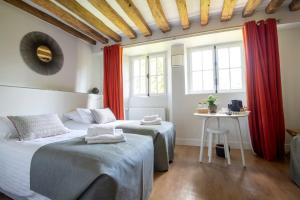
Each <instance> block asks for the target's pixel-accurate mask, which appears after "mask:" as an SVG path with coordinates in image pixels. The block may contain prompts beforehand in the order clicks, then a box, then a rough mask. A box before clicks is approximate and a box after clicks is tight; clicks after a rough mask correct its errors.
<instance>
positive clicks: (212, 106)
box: [206, 95, 217, 113]
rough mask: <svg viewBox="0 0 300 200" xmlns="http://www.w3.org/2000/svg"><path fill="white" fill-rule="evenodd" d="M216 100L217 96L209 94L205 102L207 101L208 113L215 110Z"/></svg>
mask: <svg viewBox="0 0 300 200" xmlns="http://www.w3.org/2000/svg"><path fill="white" fill-rule="evenodd" d="M216 101H217V97H215V96H213V95H209V96H208V98H207V100H206V102H207V103H208V111H209V113H216V112H217V105H216V104H215V102H216Z"/></svg>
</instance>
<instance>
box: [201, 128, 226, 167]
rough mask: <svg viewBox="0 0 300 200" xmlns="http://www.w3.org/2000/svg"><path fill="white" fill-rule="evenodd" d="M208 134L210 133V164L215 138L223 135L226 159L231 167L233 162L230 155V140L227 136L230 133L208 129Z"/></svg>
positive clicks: (224, 130) (223, 130)
mask: <svg viewBox="0 0 300 200" xmlns="http://www.w3.org/2000/svg"><path fill="white" fill-rule="evenodd" d="M207 133H208V162H209V163H211V157H212V143H213V136H214V135H219V136H222V135H223V137H224V152H225V158H227V162H228V165H230V164H231V161H230V153H229V147H228V140H227V135H228V134H229V131H228V130H226V129H212V128H207Z"/></svg>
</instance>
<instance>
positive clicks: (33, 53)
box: [20, 31, 64, 76]
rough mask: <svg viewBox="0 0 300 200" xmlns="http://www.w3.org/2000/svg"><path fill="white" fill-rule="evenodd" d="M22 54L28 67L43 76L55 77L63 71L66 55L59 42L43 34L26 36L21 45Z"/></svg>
mask: <svg viewBox="0 0 300 200" xmlns="http://www.w3.org/2000/svg"><path fill="white" fill-rule="evenodd" d="M20 52H21V55H22V58H23V60H24V62H25V63H26V64H27V66H28V67H29V68H30V69H32V70H33V71H35V72H36V73H39V74H42V75H47V76H49V75H53V74H56V73H57V72H59V71H60V70H61V68H62V67H63V63H64V55H63V52H62V50H61V48H60V46H59V45H58V44H57V42H56V41H55V40H54V39H53V38H52V37H50V36H49V35H47V34H45V33H42V32H37V31H34V32H30V33H28V34H26V35H25V36H24V37H23V38H22V40H21V43H20Z"/></svg>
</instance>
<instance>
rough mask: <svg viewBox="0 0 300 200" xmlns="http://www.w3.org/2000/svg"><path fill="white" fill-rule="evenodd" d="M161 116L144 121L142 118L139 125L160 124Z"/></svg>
mask: <svg viewBox="0 0 300 200" xmlns="http://www.w3.org/2000/svg"><path fill="white" fill-rule="evenodd" d="M161 121H162V120H161V118H157V119H156V120H152V121H145V120H142V121H141V125H161Z"/></svg>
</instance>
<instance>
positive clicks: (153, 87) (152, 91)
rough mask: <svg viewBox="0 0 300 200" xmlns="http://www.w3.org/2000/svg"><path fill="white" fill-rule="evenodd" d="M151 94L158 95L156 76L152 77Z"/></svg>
mask: <svg viewBox="0 0 300 200" xmlns="http://www.w3.org/2000/svg"><path fill="white" fill-rule="evenodd" d="M150 93H152V94H156V93H157V78H156V76H150Z"/></svg>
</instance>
